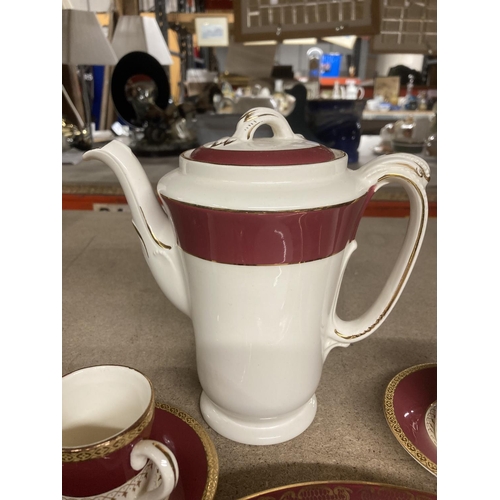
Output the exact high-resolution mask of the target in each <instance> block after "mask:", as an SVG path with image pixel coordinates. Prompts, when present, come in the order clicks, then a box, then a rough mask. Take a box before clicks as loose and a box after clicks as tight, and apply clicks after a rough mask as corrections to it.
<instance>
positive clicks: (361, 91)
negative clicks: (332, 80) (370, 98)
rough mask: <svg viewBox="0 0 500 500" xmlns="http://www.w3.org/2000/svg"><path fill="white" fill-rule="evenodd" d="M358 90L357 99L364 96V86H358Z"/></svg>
mask: <svg viewBox="0 0 500 500" xmlns="http://www.w3.org/2000/svg"><path fill="white" fill-rule="evenodd" d="M358 90H359V92H360V95H359V97H358V99H363V97H365V88H364V87H358Z"/></svg>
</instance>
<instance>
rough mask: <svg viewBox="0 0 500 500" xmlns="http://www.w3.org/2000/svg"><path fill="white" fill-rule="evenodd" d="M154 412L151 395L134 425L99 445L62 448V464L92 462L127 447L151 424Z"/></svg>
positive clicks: (153, 402)
mask: <svg viewBox="0 0 500 500" xmlns="http://www.w3.org/2000/svg"><path fill="white" fill-rule="evenodd" d="M154 411H155V401H154V396H153V393H152V394H151V400H150V402H149V405H148V408H147V409H146V411H145V412H144V413H143V414H142V416H141V417H140V418H139V419H138V420H137V422H136V423H135V424H133V425H132V426H131V427H128V428H127V429H125V430H124V431H122V432H121V433H120V434H118V435H116V436H114V437H113V438H111V439H108V440H107V441H102V442H100V443H96V444H92V445H89V446H83V447H80V448H63V452H62V461H63V463H68V462H83V461H85V460H92V459H93V458H102V457H105V456H107V455H109V454H110V453H113V452H114V451H117V450H119V449H121V448H123V447H124V446H127V445H128V444H129V443H131V442H132V441H133V440H134V439H135V438H136V437H137V436H139V435H140V434H141V432H142V431H143V430H144V429H145V428H146V427H147V426H148V425H149V424H150V423H151V421H152V420H153V416H154Z"/></svg>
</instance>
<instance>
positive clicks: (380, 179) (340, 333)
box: [325, 153, 430, 355]
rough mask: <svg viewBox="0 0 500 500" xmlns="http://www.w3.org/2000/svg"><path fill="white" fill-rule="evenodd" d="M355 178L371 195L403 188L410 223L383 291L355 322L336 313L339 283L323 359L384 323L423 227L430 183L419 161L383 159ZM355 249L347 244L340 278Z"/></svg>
mask: <svg viewBox="0 0 500 500" xmlns="http://www.w3.org/2000/svg"><path fill="white" fill-rule="evenodd" d="M357 174H360V175H361V176H362V177H363V178H365V179H366V180H368V182H369V185H370V186H372V189H373V192H376V191H377V190H378V189H380V188H381V187H382V186H385V185H386V184H389V183H395V184H399V185H401V186H403V188H404V189H405V191H406V193H407V194H408V197H409V200H410V220H409V222H408V228H407V230H406V235H405V238H404V241H403V245H402V247H401V250H400V252H399V255H398V258H397V259H396V262H395V264H394V267H393V269H392V271H391V274H390V275H389V278H388V279H387V282H386V283H385V285H384V288H383V289H382V291H381V292H380V294H379V296H378V297H377V298H376V299H375V301H374V302H373V303H372V305H371V306H370V307H369V308H368V310H367V311H366V312H365V313H363V314H362V315H361V316H359V317H358V318H356V319H353V320H348V321H344V320H342V319H340V318H339V317H338V315H337V313H336V305H337V300H338V296H339V292H340V282H339V285H338V288H337V290H336V293H335V297H334V303H333V309H332V314H331V317H330V320H331V324H330V325H329V328H328V331H327V337H328V338H327V342H326V345H325V348H326V350H325V355H326V354H327V353H328V352H329V351H330V349H331V348H332V347H335V346H344V347H345V346H347V345H350V344H351V343H354V342H358V341H359V340H362V339H364V338H366V337H368V336H369V335H370V334H372V333H373V332H374V331H375V330H376V329H377V328H378V327H379V326H380V325H381V324H382V323H383V322H384V321H385V319H386V318H387V316H388V315H389V313H390V312H391V310H392V308H393V307H394V305H395V304H396V302H397V301H398V299H399V297H400V295H401V292H402V291H403V289H404V287H405V285H406V283H407V281H408V278H409V276H410V274H411V271H412V270H413V266H414V264H415V261H416V258H417V256H418V253H419V251H420V247H421V245H422V241H423V237H424V233H425V228H426V226H427V218H428V206H427V195H426V192H425V187H426V185H427V183H428V181H429V180H430V168H429V165H428V164H427V163H426V162H425V161H424V160H423V159H421V158H419V157H417V156H414V155H411V154H405V153H398V154H390V155H385V156H382V157H380V158H377V159H376V160H373V161H371V162H370V163H368V164H366V165H365V166H363V167H361V168H360V169H359V170H358V171H357ZM356 246H357V244H356V241H351V242H350V243H349V245H348V246H347V248H346V249H345V251H344V257H343V262H342V265H341V277H343V274H344V271H345V269H346V267H347V263H348V261H349V257H350V256H351V255H352V253H353V251H354V250H355V249H356ZM340 281H341V280H340Z"/></svg>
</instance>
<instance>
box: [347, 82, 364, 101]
mask: <svg viewBox="0 0 500 500" xmlns="http://www.w3.org/2000/svg"><path fill="white" fill-rule="evenodd" d="M364 96H365V89H364V88H363V87H361V86H359V85H356V80H346V85H345V98H346V99H363V97H364Z"/></svg>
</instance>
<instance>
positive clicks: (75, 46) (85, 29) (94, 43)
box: [62, 9, 118, 66]
mask: <svg viewBox="0 0 500 500" xmlns="http://www.w3.org/2000/svg"><path fill="white" fill-rule="evenodd" d="M117 62H118V58H117V57H116V54H115V53H114V51H113V49H112V47H111V44H110V43H109V41H108V39H107V38H106V36H105V35H104V32H103V30H102V28H101V25H100V24H99V20H98V19H97V16H96V15H95V13H94V12H90V11H86V10H76V9H62V64H74V65H89V66H94V65H95V66H106V65H115V64H116V63H117Z"/></svg>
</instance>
